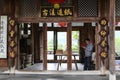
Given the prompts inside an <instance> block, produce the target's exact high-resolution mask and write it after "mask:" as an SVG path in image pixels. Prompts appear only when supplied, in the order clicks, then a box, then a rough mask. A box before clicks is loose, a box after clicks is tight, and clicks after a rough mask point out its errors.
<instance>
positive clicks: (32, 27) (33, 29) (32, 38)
mask: <svg viewBox="0 0 120 80" xmlns="http://www.w3.org/2000/svg"><path fill="white" fill-rule="evenodd" d="M31 29H32V30H31V33H32V35H31V42H32V43H31V46H32V64H34V57H35V41H34V39H35V38H34V35H35V27H34V25H33V24H31Z"/></svg>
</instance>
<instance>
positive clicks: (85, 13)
mask: <svg viewBox="0 0 120 80" xmlns="http://www.w3.org/2000/svg"><path fill="white" fill-rule="evenodd" d="M97 5H98V0H78V16H79V17H97V16H98V6H97Z"/></svg>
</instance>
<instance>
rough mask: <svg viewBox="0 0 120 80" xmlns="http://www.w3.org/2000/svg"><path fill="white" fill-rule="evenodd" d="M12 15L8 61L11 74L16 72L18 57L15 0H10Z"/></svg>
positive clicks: (10, 18)
mask: <svg viewBox="0 0 120 80" xmlns="http://www.w3.org/2000/svg"><path fill="white" fill-rule="evenodd" d="M10 11H11V12H10V16H9V22H8V34H9V35H8V62H9V70H10V74H15V69H16V66H17V65H18V63H17V58H18V47H17V46H18V40H17V30H18V27H17V19H16V17H15V0H12V1H11V0H10Z"/></svg>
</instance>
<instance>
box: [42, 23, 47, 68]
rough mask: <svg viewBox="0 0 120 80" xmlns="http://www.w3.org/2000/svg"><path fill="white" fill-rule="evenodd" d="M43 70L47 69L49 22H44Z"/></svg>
mask: <svg viewBox="0 0 120 80" xmlns="http://www.w3.org/2000/svg"><path fill="white" fill-rule="evenodd" d="M43 70H47V24H46V23H44V24H43Z"/></svg>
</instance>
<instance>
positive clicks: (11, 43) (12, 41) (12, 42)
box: [10, 40, 16, 48]
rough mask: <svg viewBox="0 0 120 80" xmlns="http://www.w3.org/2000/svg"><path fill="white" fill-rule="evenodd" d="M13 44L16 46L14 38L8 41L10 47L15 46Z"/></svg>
mask: <svg viewBox="0 0 120 80" xmlns="http://www.w3.org/2000/svg"><path fill="white" fill-rule="evenodd" d="M15 46H16V43H15V41H14V40H11V41H10V47H11V48H13V47H15Z"/></svg>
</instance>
